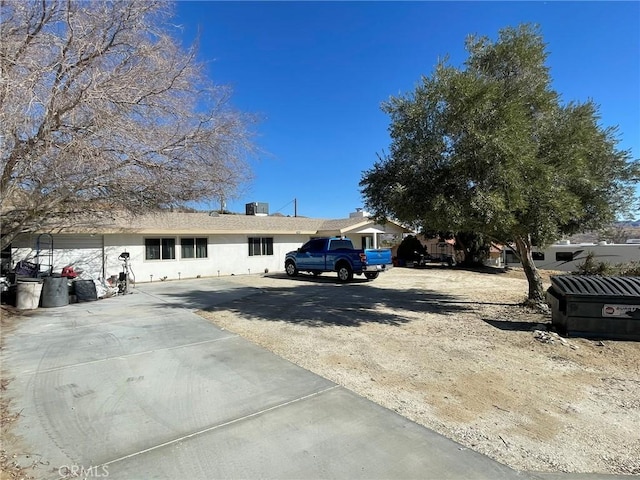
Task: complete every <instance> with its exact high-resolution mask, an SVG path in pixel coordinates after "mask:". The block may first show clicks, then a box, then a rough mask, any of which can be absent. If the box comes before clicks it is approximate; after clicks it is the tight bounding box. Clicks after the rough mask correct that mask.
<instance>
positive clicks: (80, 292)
mask: <svg viewBox="0 0 640 480" xmlns="http://www.w3.org/2000/svg"><path fill="white" fill-rule="evenodd" d="M73 286H74V289H75V293H76V300H77V301H78V302H94V301H96V300H97V299H98V292H97V290H96V284H95V283H94V282H93V280H75V281H74V282H73Z"/></svg>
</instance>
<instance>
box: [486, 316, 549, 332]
mask: <svg viewBox="0 0 640 480" xmlns="http://www.w3.org/2000/svg"><path fill="white" fill-rule="evenodd" d="M482 320H483V321H484V322H485V323H488V324H489V325H491V326H492V327H495V328H497V329H499V330H504V331H508V332H531V331H533V330H540V329H548V327H549V326H550V323H549V322H547V321H539V322H535V321H534V322H522V321H516V320H492V319H488V318H483V319H482Z"/></svg>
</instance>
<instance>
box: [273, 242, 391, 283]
mask: <svg viewBox="0 0 640 480" xmlns="http://www.w3.org/2000/svg"><path fill="white" fill-rule="evenodd" d="M390 266H391V250H389V249H388V248H383V249H367V250H356V249H355V248H353V243H352V242H351V240H349V239H348V238H344V237H325V238H314V239H313V240H309V241H308V242H307V243H305V244H304V245H303V246H302V247H300V248H299V249H298V250H294V251H293V252H289V253H287V255H286V257H285V259H284V269H285V271H286V272H287V275H289V276H290V277H294V276H296V275H297V274H298V272H309V273H312V274H313V275H315V276H317V275H320V274H321V273H323V272H337V273H338V279H339V280H340V281H341V282H348V281H350V280H352V279H353V275H354V274H356V275H363V274H364V276H365V277H366V278H368V279H369V280H373V279H374V278H377V277H378V275H379V274H380V272H383V271H385V270H386V269H388V268H389V267H390Z"/></svg>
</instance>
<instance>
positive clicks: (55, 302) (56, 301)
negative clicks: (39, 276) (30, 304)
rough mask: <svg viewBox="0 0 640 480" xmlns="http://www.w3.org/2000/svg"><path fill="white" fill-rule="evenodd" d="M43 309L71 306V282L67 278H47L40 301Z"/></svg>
mask: <svg viewBox="0 0 640 480" xmlns="http://www.w3.org/2000/svg"><path fill="white" fill-rule="evenodd" d="M40 302H41V304H42V307H43V308H50V307H64V306H65V305H69V282H68V280H67V278H66V277H61V276H52V277H45V278H44V284H43V286H42V297H41V299H40Z"/></svg>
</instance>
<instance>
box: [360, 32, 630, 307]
mask: <svg viewBox="0 0 640 480" xmlns="http://www.w3.org/2000/svg"><path fill="white" fill-rule="evenodd" d="M466 48H467V51H468V58H467V60H466V62H465V63H464V65H463V66H462V67H460V68H457V67H454V66H451V65H449V63H448V60H447V59H445V60H443V61H440V62H439V63H438V64H437V66H436V67H435V70H434V71H433V73H432V75H431V76H428V77H427V76H424V77H422V79H421V81H420V82H419V84H418V85H417V86H416V88H415V91H414V92H412V93H409V94H406V95H401V96H397V97H391V98H390V99H389V100H388V101H387V102H385V103H384V104H383V106H382V109H383V111H384V112H386V113H387V114H388V115H389V116H390V119H391V122H390V127H389V132H390V135H391V140H392V141H391V145H390V149H389V152H388V153H385V154H381V155H379V156H378V161H377V162H376V163H375V165H374V166H373V168H371V169H370V170H367V171H365V172H364V173H363V176H362V179H361V182H360V186H361V189H362V193H363V196H364V198H365V202H366V205H367V207H368V208H369V209H370V210H371V211H372V212H373V213H374V214H375V215H377V216H379V217H392V218H395V219H397V220H400V221H403V222H407V223H410V224H413V225H414V226H416V227H417V228H422V229H424V230H441V231H452V232H459V231H466V232H470V231H472V232H477V233H479V234H482V235H486V236H487V237H489V238H491V239H494V240H496V241H499V242H502V243H505V244H511V245H513V246H514V248H515V250H516V252H517V254H518V255H519V257H520V259H521V261H522V265H523V267H524V271H525V273H526V276H527V279H528V281H529V294H528V297H529V301H530V302H532V303H536V304H542V303H543V301H544V291H543V286H542V282H541V279H540V275H539V273H538V271H537V270H536V267H535V264H534V263H533V259H532V247H533V246H534V245H537V246H544V245H547V244H548V243H550V242H552V241H554V240H556V239H558V238H560V237H561V236H563V235H570V234H573V233H576V232H578V231H584V230H587V229H594V228H597V227H600V226H602V225H605V224H607V223H610V222H611V221H612V220H614V219H615V218H616V216H617V215H619V214H620V213H622V212H626V211H628V209H629V208H630V206H631V204H632V203H633V200H634V190H633V183H634V182H637V181H638V177H639V174H638V172H639V164H638V161H637V160H634V159H632V158H631V156H630V152H628V151H621V150H619V149H617V143H618V138H617V127H606V128H605V127H602V126H601V125H600V124H599V115H598V107H597V106H596V105H595V104H594V103H593V102H592V101H591V100H589V101H587V102H584V103H578V102H571V103H568V104H563V103H562V102H561V100H560V96H559V94H558V93H557V92H555V91H554V90H553V89H552V86H551V77H550V74H549V69H548V67H547V66H546V60H547V51H546V45H545V43H544V41H543V38H542V36H541V34H540V32H539V28H538V27H537V26H533V25H521V26H519V27H518V28H505V29H503V30H501V31H500V32H499V37H498V39H497V40H496V41H495V42H494V41H491V40H490V39H488V38H486V37H477V36H470V37H468V39H467V42H466Z"/></svg>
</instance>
